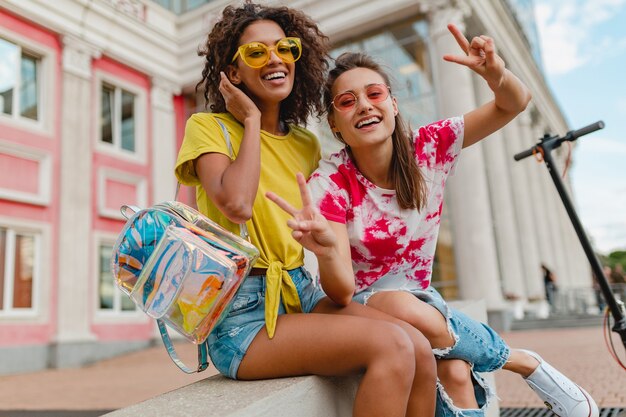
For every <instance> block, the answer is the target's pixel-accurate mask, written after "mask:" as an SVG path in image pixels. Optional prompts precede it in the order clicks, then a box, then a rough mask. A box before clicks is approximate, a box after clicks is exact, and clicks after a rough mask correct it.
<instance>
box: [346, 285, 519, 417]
mask: <svg viewBox="0 0 626 417" xmlns="http://www.w3.org/2000/svg"><path fill="white" fill-rule="evenodd" d="M380 291H407V292H410V293H411V294H413V295H415V296H416V297H417V298H418V299H420V300H422V301H424V302H425V303H427V304H429V305H431V306H433V307H435V308H436V309H437V310H439V312H440V313H441V314H442V315H443V316H444V317H445V318H446V322H447V325H448V331H449V332H450V334H451V335H452V336H453V338H454V340H455V343H454V345H453V346H451V347H448V348H438V349H437V348H436V349H433V354H434V355H435V356H436V357H437V358H439V359H461V360H464V361H465V362H467V363H469V364H470V366H471V367H472V377H473V379H474V391H475V394H476V400H477V402H478V404H479V406H480V407H481V408H480V409H478V410H461V409H458V408H456V407H455V406H454V405H453V404H452V401H451V400H450V398H449V397H448V395H447V393H446V392H445V391H444V390H443V386H442V385H441V384H440V383H438V384H437V385H438V390H437V391H438V395H437V412H436V413H435V415H436V416H437V417H442V416H452V415H454V416H481V415H484V410H485V408H486V406H487V405H488V403H489V400H490V399H491V398H492V396H493V393H492V390H491V387H489V385H488V384H487V382H486V381H485V380H484V379H483V378H482V377H481V376H480V375H479V374H478V373H477V372H492V371H495V370H497V369H500V368H502V366H504V364H505V363H506V361H507V360H508V358H509V355H510V348H509V346H508V345H507V344H506V342H505V341H504V340H503V339H502V338H501V337H500V335H498V333H496V332H495V330H493V329H492V328H491V327H489V326H488V325H486V324H484V323H481V322H479V321H477V320H474V319H472V318H470V317H469V316H467V315H466V314H464V313H462V312H460V311H458V310H456V309H454V308H452V307H450V306H448V304H447V303H446V302H445V300H444V299H443V297H442V296H441V294H439V292H438V291H437V290H436V289H435V288H433V287H432V286H429V287H428V288H426V289H421V288H420V287H418V285H417V283H416V282H414V281H410V280H408V279H406V278H405V277H404V276H398V275H387V276H384V277H383V278H381V279H379V280H378V281H376V282H375V283H374V284H373V285H372V286H370V287H369V288H367V289H365V290H363V291H361V292H359V293H358V294H356V295H355V296H354V297H353V300H354V301H356V302H358V303H361V304H367V300H368V299H369V298H370V297H371V296H372V295H374V294H375V293H377V292H380Z"/></svg>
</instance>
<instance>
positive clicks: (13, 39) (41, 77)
mask: <svg viewBox="0 0 626 417" xmlns="http://www.w3.org/2000/svg"><path fill="white" fill-rule="evenodd" d="M0 38H2V39H3V40H5V41H7V42H10V43H12V44H14V45H16V46H17V47H18V48H19V49H20V60H19V64H18V68H17V74H18V88H17V89H16V90H15V91H14V93H13V94H14V99H13V107H12V113H11V114H5V113H0V122H4V123H7V124H10V125H12V126H15V127H18V128H22V129H28V130H31V131H34V132H37V133H45V134H46V135H47V136H52V134H53V133H54V132H53V122H52V115H53V114H54V110H49V109H54V108H55V107H54V106H53V97H54V89H55V83H54V82H53V81H54V79H55V76H56V71H55V67H54V63H55V62H56V55H57V53H56V51H55V50H54V49H52V48H50V47H48V46H45V45H41V44H38V43H36V42H35V41H33V40H31V39H29V38H27V37H25V36H22V35H20V34H18V33H15V32H11V31H9V30H7V29H6V28H3V27H0ZM23 53H25V54H26V55H29V56H31V57H34V58H36V59H37V60H38V61H37V64H38V65H37V70H36V71H37V84H38V85H37V87H38V88H37V106H38V109H37V112H38V118H37V120H33V119H30V118H28V117H23V116H21V115H20V112H19V101H20V97H19V95H20V87H21V86H20V85H19V83H20V80H21V62H22V61H21V59H22V54H23ZM16 109H17V111H15V110H16Z"/></svg>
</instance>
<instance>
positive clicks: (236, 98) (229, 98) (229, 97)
mask: <svg viewBox="0 0 626 417" xmlns="http://www.w3.org/2000/svg"><path fill="white" fill-rule="evenodd" d="M219 90H220V93H222V97H224V102H225V103H226V110H228V112H229V113H230V114H232V115H233V116H234V117H235V119H237V120H238V121H239V122H240V123H241V124H243V122H244V121H245V120H246V119H247V118H250V117H256V118H259V119H260V118H261V111H260V110H259V108H258V107H257V106H256V104H254V102H253V101H252V99H250V97H248V96H247V95H246V93H244V92H243V91H241V90H240V89H239V88H237V86H235V85H233V83H231V82H230V80H229V79H228V77H227V76H226V74H224V73H223V72H221V73H220V85H219Z"/></svg>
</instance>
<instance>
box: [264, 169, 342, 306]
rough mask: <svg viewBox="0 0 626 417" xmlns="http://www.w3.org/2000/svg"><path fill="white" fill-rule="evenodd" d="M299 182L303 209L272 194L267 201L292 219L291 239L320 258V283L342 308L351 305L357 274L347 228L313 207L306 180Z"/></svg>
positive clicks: (270, 193) (288, 223) (301, 178)
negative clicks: (354, 268)
mask: <svg viewBox="0 0 626 417" xmlns="http://www.w3.org/2000/svg"><path fill="white" fill-rule="evenodd" d="M296 178H297V181H298V186H299V187H300V196H301V198H302V209H300V210H298V209H296V208H294V207H293V206H292V205H291V204H289V203H288V202H286V201H285V200H284V199H282V198H281V197H279V196H277V195H276V194H274V193H272V192H268V193H267V194H266V197H267V198H268V199H270V200H271V201H273V202H274V203H276V204H277V205H278V206H279V207H280V208H282V209H283V210H285V212H287V213H289V214H290V215H291V216H292V218H291V219H289V220H288V221H287V225H288V226H289V227H290V228H291V229H292V230H293V231H292V232H291V235H292V236H293V238H294V239H295V240H297V241H298V242H299V243H300V244H301V245H302V246H303V247H305V248H306V249H308V250H310V251H311V252H313V253H314V254H315V256H316V257H317V261H318V266H319V273H320V282H321V284H322V288H323V289H324V292H325V293H326V295H328V297H329V298H330V299H331V300H333V301H334V302H335V303H337V304H339V305H343V306H345V305H348V304H349V303H350V301H351V300H352V295H353V294H354V274H353V271H352V261H351V258H350V244H349V241H348V232H347V229H346V226H345V225H344V224H340V223H335V222H329V221H328V220H326V218H325V217H324V216H322V215H321V214H320V212H319V211H318V210H317V209H316V208H315V207H314V206H313V204H312V203H311V196H310V194H309V190H308V188H307V185H306V181H305V179H304V176H303V175H302V174H298V175H297V177H296Z"/></svg>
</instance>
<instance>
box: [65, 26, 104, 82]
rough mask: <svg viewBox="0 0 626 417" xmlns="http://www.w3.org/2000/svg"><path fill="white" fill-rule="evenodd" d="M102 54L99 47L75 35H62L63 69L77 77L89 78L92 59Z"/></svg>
mask: <svg viewBox="0 0 626 417" xmlns="http://www.w3.org/2000/svg"><path fill="white" fill-rule="evenodd" d="M100 56H102V52H101V51H100V49H98V48H96V47H95V46H93V45H92V44H90V43H88V42H85V41H84V40H82V39H79V38H77V37H75V36H71V35H65V36H63V70H64V71H67V72H68V73H70V74H74V75H76V76H78V77H82V78H85V79H87V80H89V79H91V76H92V67H91V61H92V59H94V58H95V59H97V58H100Z"/></svg>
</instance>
